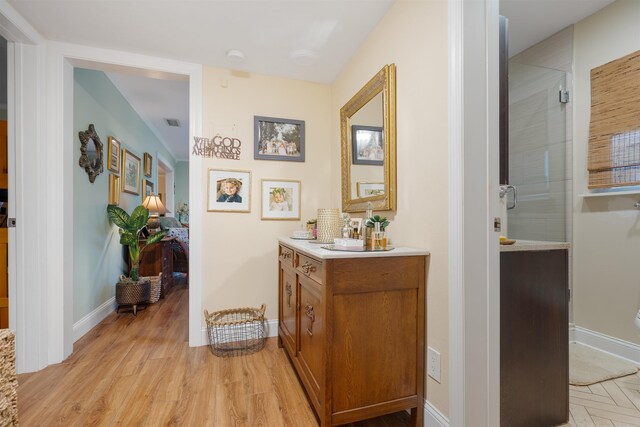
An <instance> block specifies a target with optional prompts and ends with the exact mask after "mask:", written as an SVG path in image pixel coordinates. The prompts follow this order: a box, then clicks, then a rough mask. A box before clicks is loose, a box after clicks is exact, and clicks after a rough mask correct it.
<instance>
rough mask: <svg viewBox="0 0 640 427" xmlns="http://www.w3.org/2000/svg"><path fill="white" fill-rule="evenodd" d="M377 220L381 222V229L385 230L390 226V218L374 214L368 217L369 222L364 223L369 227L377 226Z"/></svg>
mask: <svg viewBox="0 0 640 427" xmlns="http://www.w3.org/2000/svg"><path fill="white" fill-rule="evenodd" d="M376 222H378V223H380V231H384V229H385V228H387V227H388V226H389V220H388V219H387V218H385V217H383V216H380V215H374V216H372V217H369V218H367V222H365V223H364V225H365V227H367V228H376Z"/></svg>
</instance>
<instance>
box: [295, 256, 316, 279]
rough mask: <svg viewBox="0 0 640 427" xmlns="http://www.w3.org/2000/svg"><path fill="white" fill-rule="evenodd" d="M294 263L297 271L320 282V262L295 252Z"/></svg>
mask: <svg viewBox="0 0 640 427" xmlns="http://www.w3.org/2000/svg"><path fill="white" fill-rule="evenodd" d="M295 265H296V270H297V271H298V273H300V274H301V275H303V276H306V277H309V278H310V279H313V280H315V281H316V282H318V283H320V284H322V262H320V261H318V260H315V259H313V258H310V257H308V256H306V255H302V254H299V253H296V264H295Z"/></svg>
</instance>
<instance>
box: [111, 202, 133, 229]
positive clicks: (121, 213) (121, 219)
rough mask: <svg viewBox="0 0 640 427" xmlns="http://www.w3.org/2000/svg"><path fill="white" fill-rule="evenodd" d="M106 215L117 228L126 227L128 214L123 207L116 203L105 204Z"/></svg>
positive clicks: (127, 225) (128, 218)
mask: <svg viewBox="0 0 640 427" xmlns="http://www.w3.org/2000/svg"><path fill="white" fill-rule="evenodd" d="M107 216H108V217H109V219H110V220H111V222H113V223H114V224H115V225H117V226H118V227H119V228H122V229H125V230H126V229H127V228H128V227H129V220H130V218H131V217H130V216H129V214H128V213H127V212H125V210H124V209H122V208H121V207H119V206H116V205H108V206H107Z"/></svg>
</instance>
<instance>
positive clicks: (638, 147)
mask: <svg viewBox="0 0 640 427" xmlns="http://www.w3.org/2000/svg"><path fill="white" fill-rule="evenodd" d="M588 170H589V188H610V187H620V186H626V185H640V51H637V52H634V53H632V54H630V55H627V56H624V57H622V58H619V59H616V60H615V61H612V62H609V63H607V64H604V65H601V66H599V67H597V68H594V69H593V70H591V122H590V125H589V164H588Z"/></svg>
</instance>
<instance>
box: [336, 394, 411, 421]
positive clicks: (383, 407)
mask: <svg viewBox="0 0 640 427" xmlns="http://www.w3.org/2000/svg"><path fill="white" fill-rule="evenodd" d="M420 402H422V399H419V398H418V396H415V395H414V396H409V397H405V398H402V399H397V400H394V401H392V402H386V403H380V404H376V405H369V406H365V407H362V408H358V409H352V410H350V411H342V412H336V413H335V414H333V416H332V417H331V425H343V424H348V423H352V422H355V421H359V420H362V418H363V416H366V415H368V417H369V418H373V417H379V416H381V415H385V414H389V413H393V412H398V411H402V410H403V409H405V408H407V407H412V406H413V407H416V408H420V412H422V407H421V405H420ZM417 425H422V424H417Z"/></svg>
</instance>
